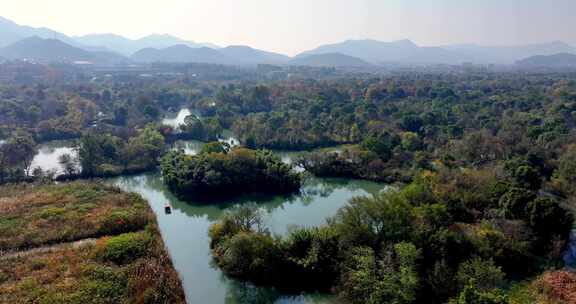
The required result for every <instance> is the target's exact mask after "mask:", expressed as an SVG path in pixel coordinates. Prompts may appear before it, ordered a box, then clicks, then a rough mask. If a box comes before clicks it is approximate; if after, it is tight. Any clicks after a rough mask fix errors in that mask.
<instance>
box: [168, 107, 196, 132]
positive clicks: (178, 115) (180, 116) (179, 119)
mask: <svg viewBox="0 0 576 304" xmlns="http://www.w3.org/2000/svg"><path fill="white" fill-rule="evenodd" d="M190 115H192V111H190V109H181V110H180V111H178V112H172V113H168V114H166V117H164V119H162V124H164V125H167V126H171V127H172V128H174V129H177V128H178V127H179V126H180V125H183V124H184V119H186V117H188V116H190Z"/></svg>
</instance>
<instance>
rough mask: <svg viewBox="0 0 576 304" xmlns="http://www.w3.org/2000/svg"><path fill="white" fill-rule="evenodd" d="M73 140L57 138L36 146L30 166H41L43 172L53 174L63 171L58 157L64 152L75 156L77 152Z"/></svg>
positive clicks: (33, 167) (32, 167)
mask: <svg viewBox="0 0 576 304" xmlns="http://www.w3.org/2000/svg"><path fill="white" fill-rule="evenodd" d="M74 147H75V143H74V141H69V140H58V141H51V142H48V143H44V144H41V145H39V146H38V152H37V153H36V155H35V156H34V159H33V160H32V165H31V166H30V168H31V169H32V170H34V169H35V168H41V169H42V170H43V171H44V172H49V171H50V172H54V173H55V175H59V174H62V173H64V171H63V168H62V165H60V161H59V158H60V156H62V155H64V154H69V155H70V156H72V157H74V158H76V156H77V155H78V152H77V151H76V149H75V148H74Z"/></svg>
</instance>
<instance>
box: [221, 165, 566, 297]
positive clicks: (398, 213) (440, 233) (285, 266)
mask: <svg viewBox="0 0 576 304" xmlns="http://www.w3.org/2000/svg"><path fill="white" fill-rule="evenodd" d="M572 224H573V218H572V216H571V215H570V213H569V212H567V211H566V210H565V209H564V208H563V207H561V204H560V201H559V200H558V199H556V198H554V197H552V196H549V195H542V194H541V193H540V194H539V192H538V191H536V190H534V189H533V188H531V185H530V184H524V183H523V182H519V181H518V180H515V179H514V178H505V179H502V178H500V176H499V173H498V171H497V170H490V169H484V170H460V169H448V168H444V169H442V170H439V171H437V172H426V173H424V174H423V175H422V176H421V177H420V178H418V179H417V180H416V181H415V182H413V183H412V184H410V185H408V186H407V187H405V188H403V189H402V190H391V191H389V192H386V193H383V194H380V195H377V196H375V197H358V198H354V199H352V200H351V201H350V203H349V204H348V205H347V206H345V207H343V208H342V209H340V210H339V211H338V213H337V215H336V216H334V217H333V218H331V219H330V220H329V221H328V223H327V224H326V225H325V226H322V227H318V228H300V229H296V230H294V231H292V232H290V233H289V234H288V235H287V236H285V237H283V238H277V237H274V236H273V235H272V234H271V233H270V232H269V231H268V230H267V229H266V227H265V225H264V219H263V214H262V211H261V210H260V209H258V207H257V206H254V205H252V206H250V205H244V206H240V207H237V208H236V209H235V210H233V211H231V212H229V213H228V214H226V215H225V216H224V217H223V218H222V220H220V221H219V222H217V223H216V224H214V225H213V226H212V227H211V229H210V237H211V247H212V252H213V257H214V260H215V262H216V263H217V265H218V266H219V267H220V268H221V269H222V270H223V271H224V272H225V273H226V274H228V275H230V276H232V277H235V278H238V279H241V280H248V281H251V282H254V283H256V284H259V285H272V286H275V287H277V288H279V289H283V290H287V291H291V292H300V291H302V290H312V291H333V292H335V293H337V294H338V296H339V297H341V298H343V299H345V300H346V301H348V302H350V303H446V302H450V303H458V304H460V303H462V304H464V303H487V304H492V303H494V304H499V303H535V302H536V298H535V297H536V296H537V294H538V292H539V291H538V290H536V289H535V287H534V286H533V285H530V284H524V283H523V282H522V281H523V280H525V279H530V278H531V277H533V276H534V275H537V274H538V273H540V272H541V271H542V269H546V268H550V267H555V266H556V265H558V266H560V265H562V260H561V257H562V252H563V251H562V250H563V248H564V246H565V243H566V240H567V236H568V233H569V231H570V229H571V227H572ZM511 290H514V293H512V292H511ZM518 299H521V300H522V301H528V302H517V301H518ZM527 299H528V300H527Z"/></svg>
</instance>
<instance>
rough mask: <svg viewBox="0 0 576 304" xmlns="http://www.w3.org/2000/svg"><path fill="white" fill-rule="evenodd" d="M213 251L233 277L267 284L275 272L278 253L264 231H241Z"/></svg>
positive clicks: (271, 239)
mask: <svg viewBox="0 0 576 304" xmlns="http://www.w3.org/2000/svg"><path fill="white" fill-rule="evenodd" d="M215 251H216V252H217V254H216V256H215V257H216V262H217V263H218V265H219V266H220V267H221V268H222V270H223V271H224V272H225V273H226V274H228V275H230V276H232V277H236V278H240V279H245V280H249V281H252V282H255V283H261V284H264V283H265V284H269V283H270V282H272V281H273V280H274V279H275V278H276V276H277V275H278V263H279V261H278V258H279V257H280V253H279V251H278V247H277V244H276V242H275V241H274V239H273V238H272V237H271V236H269V235H267V234H263V233H251V232H240V233H238V234H235V235H234V236H232V237H230V238H229V239H227V240H226V241H224V242H223V243H222V244H221V245H219V246H217V247H216V248H215Z"/></svg>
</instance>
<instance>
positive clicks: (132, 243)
mask: <svg viewBox="0 0 576 304" xmlns="http://www.w3.org/2000/svg"><path fill="white" fill-rule="evenodd" d="M148 244H149V238H148V237H147V235H146V234H144V233H125V234H121V235H119V236H115V237H111V238H108V239H106V241H105V244H104V245H103V246H102V247H101V248H99V250H98V251H97V253H96V256H98V257H99V258H100V259H102V260H104V261H110V262H114V263H117V264H124V263H127V262H130V261H132V260H136V259H138V258H140V257H142V256H144V254H146V250H147V247H148Z"/></svg>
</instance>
